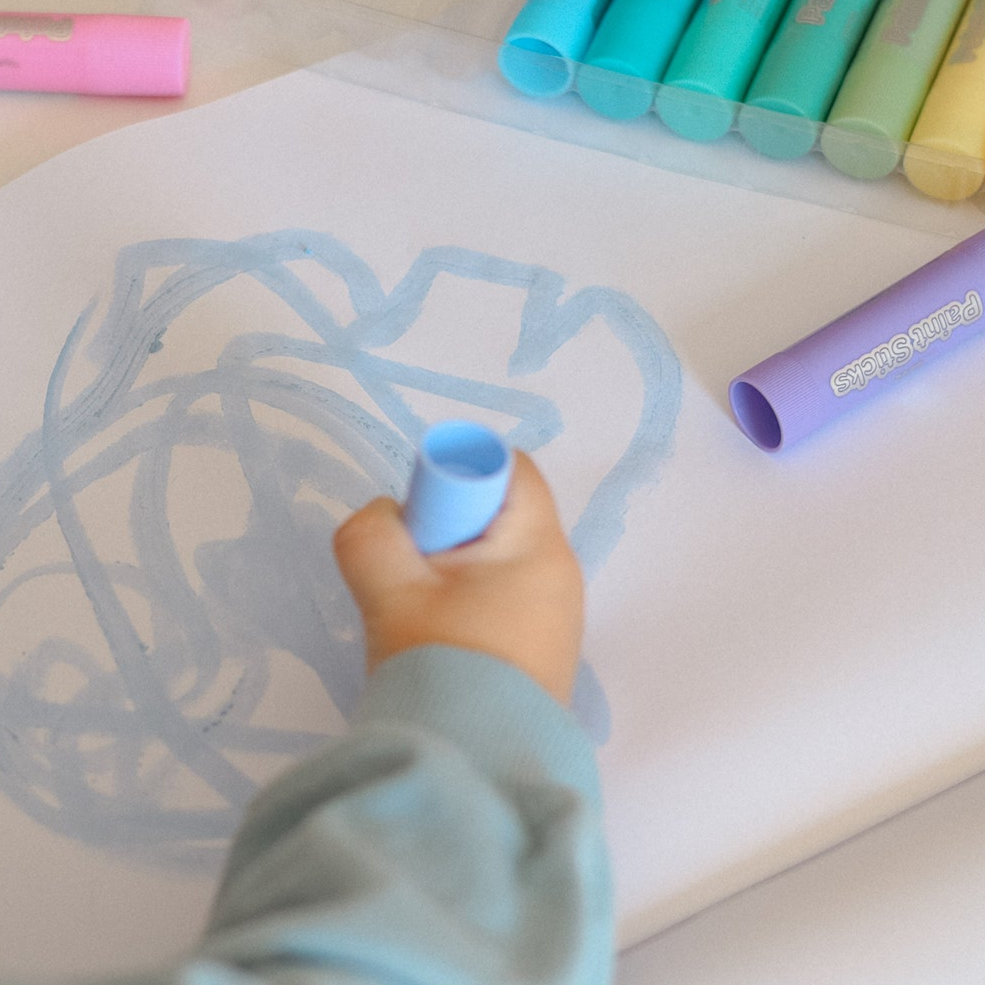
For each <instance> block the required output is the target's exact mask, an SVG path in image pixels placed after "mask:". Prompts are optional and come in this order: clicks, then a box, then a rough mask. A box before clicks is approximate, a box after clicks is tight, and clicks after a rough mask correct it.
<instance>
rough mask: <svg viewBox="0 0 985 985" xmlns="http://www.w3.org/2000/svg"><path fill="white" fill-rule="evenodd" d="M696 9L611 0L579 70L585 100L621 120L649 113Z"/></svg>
mask: <svg viewBox="0 0 985 985" xmlns="http://www.w3.org/2000/svg"><path fill="white" fill-rule="evenodd" d="M696 6H697V0H660V2H654V0H612V3H611V4H610V5H609V8H608V10H607V11H606V12H605V16H604V17H603V18H602V22H601V23H600V24H599V26H598V30H597V31H596V32H595V37H594V38H592V42H591V44H590V45H589V46H588V51H587V52H586V53H585V64H584V66H583V67H582V68H581V69H580V70H579V72H578V81H577V86H578V92H579V94H580V95H581V98H582V99H584V100H585V102H586V103H587V104H588V105H589V106H591V107H592V109H594V110H596V111H597V112H599V113H602V114H603V115H604V116H610V117H612V118H613V119H617V120H629V119H632V118H634V117H637V116H642V115H643V114H644V113H646V112H647V111H648V110H649V109H650V107H651V106H652V105H653V94H654V91H655V90H656V85H655V83H657V82H659V81H660V79H661V78H662V77H663V73H664V70H665V69H666V68H667V65H668V63H669V62H670V58H671V56H672V55H673V53H674V50H675V49H676V47H677V43H678V41H679V40H680V38H681V35H682V34H683V33H684V28H685V27H687V23H688V20H689V19H690V17H691V14H692V13H693V12H694V8H695V7H696Z"/></svg>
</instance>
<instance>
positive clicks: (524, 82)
mask: <svg viewBox="0 0 985 985" xmlns="http://www.w3.org/2000/svg"><path fill="white" fill-rule="evenodd" d="M608 2H609V0H528V2H527V3H526V4H525V5H524V6H523V8H522V9H521V10H520V13H519V14H517V16H516V20H514V21H513V24H512V26H511V27H510V29H509V30H508V31H507V32H506V37H505V38H504V40H503V46H502V47H501V48H500V50H499V70H500V72H502V74H503V77H504V78H505V79H506V81H507V82H509V83H510V84H511V85H512V86H513V87H514V88H516V89H519V90H520V92H522V93H524V94H525V95H527V96H560V95H563V94H564V93H565V92H567V91H568V90H569V89H570V88H571V86H572V85H573V83H574V80H575V73H576V72H577V68H578V63H579V62H581V60H582V59H583V58H584V56H585V52H586V51H587V50H588V46H589V44H590V43H591V40H592V37H593V36H594V34H595V29H596V28H597V27H598V24H599V21H600V20H601V19H602V15H603V14H604V13H605V9H606V7H607V6H608Z"/></svg>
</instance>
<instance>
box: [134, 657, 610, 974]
mask: <svg viewBox="0 0 985 985" xmlns="http://www.w3.org/2000/svg"><path fill="white" fill-rule="evenodd" d="M612 924H613V916H612V900H611V889H610V883H609V872H608V864H607V858H606V851H605V845H604V840H603V835H602V821H601V804H600V795H599V783H598V776H597V773H596V767H595V757H594V750H593V749H592V747H591V744H590V742H589V740H588V739H587V738H586V736H585V735H584V734H583V733H582V731H581V730H580V728H579V726H578V725H577V723H576V722H575V721H574V720H573V718H572V717H571V715H570V714H569V712H568V711H567V710H565V709H563V708H562V707H561V706H560V705H558V704H557V703H556V702H555V701H554V700H553V699H551V698H550V697H549V695H548V694H547V693H546V692H545V691H543V690H542V689H541V688H540V687H538V686H537V685H536V684H534V683H532V682H531V681H530V680H529V679H528V678H527V677H526V676H525V675H523V674H522V673H520V672H519V671H516V670H515V669H513V668H511V667H509V666H508V665H506V664H504V663H502V662H500V661H498V660H494V659H492V658H490V657H487V656H484V655H481V654H477V653H471V652H467V651H461V650H455V649H452V648H448V647H425V648H421V649H417V650H412V651H408V652H407V653H404V654H401V655H400V656H398V657H396V658H394V659H392V660H390V661H388V662H387V663H386V664H384V665H383V666H382V667H381V668H380V669H379V670H378V671H377V672H376V674H374V675H373V677H372V678H371V680H370V682H369V684H368V685H367V688H366V691H365V693H364V695H363V698H362V700H361V703H360V705H359V707H358V709H357V711H356V714H355V716H354V718H353V721H352V728H351V730H350V731H349V733H348V734H347V735H346V736H345V737H344V738H342V739H339V740H335V741H334V742H332V743H331V744H329V745H328V746H327V747H326V748H325V749H324V750H323V751H321V752H320V753H318V754H317V755H315V756H313V757H311V758H309V759H308V760H306V761H304V762H303V763H302V764H300V765H299V766H298V767H296V768H295V769H293V770H292V771H291V772H290V773H288V774H287V775H285V776H284V777H282V778H281V779H280V780H279V781H277V782H275V783H274V784H273V785H272V786H270V787H269V788H267V789H266V790H265V791H264V792H262V793H261V794H260V796H259V797H258V798H257V799H256V801H255V802H254V804H253V805H252V807H251V809H250V810H249V812H248V814H247V816H246V818H245V820H244V823H243V826H242V828H241V830H240V832H239V835H238V837H237V838H236V840H235V842H234V844H233V847H232V850H231V853H230V857H229V861H228V865H227V869H226V872H225V875H224V878H223V880H222V883H221V886H220V889H219V892H218V895H217V898H216V902H215V906H214V910H213V913H212V916H211V920H210V923H209V926H208V929H207V932H206V934H205V937H204V939H203V941H202V944H201V946H200V948H199V950H198V951H197V952H196V955H195V956H194V958H192V959H191V960H190V961H189V962H187V963H186V964H184V965H183V966H181V967H180V968H178V969H175V970H174V971H173V972H165V973H163V974H162V975H160V976H152V977H150V978H145V979H143V981H144V982H150V981H153V982H167V983H175V985H177V983H178V982H181V983H182V985H261V983H264V985H265V983H283V985H287V983H291V985H316V983H318V985H335V983H345V985H357V983H358V985H368V983H374V985H375V983H385V985H472V983H483V985H522V983H537V985H562V983H563V985H605V983H606V982H608V981H609V980H610V979H611V975H612V955H613V928H612Z"/></svg>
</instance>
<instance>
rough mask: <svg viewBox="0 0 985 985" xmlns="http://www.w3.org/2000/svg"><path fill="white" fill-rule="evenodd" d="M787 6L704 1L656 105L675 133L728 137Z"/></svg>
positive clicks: (765, 0)
mask: <svg viewBox="0 0 985 985" xmlns="http://www.w3.org/2000/svg"><path fill="white" fill-rule="evenodd" d="M787 2H788V0H760V2H757V3H753V4H751V3H748V2H747V0H701V5H700V6H699V7H698V9H697V10H696V11H695V13H694V16H693V17H692V18H691V21H690V23H689V24H688V26H687V30H686V31H685V32H684V35H683V37H682V38H681V42H680V44H679V45H678V46H677V50H676V51H675V52H674V57H673V58H672V59H671V60H670V64H669V65H668V66H667V70H666V72H664V77H663V85H662V87H661V88H660V89H659V91H658V92H657V95H656V98H655V100H654V104H655V106H656V108H657V113H658V114H659V115H660V118H661V119H662V120H663V121H664V123H665V124H666V125H667V126H668V127H669V128H670V129H671V130H673V131H674V132H675V133H677V134H678V135H680V136H682V137H686V138H688V139H689V140H699V141H711V140H717V139H719V138H720V137H724V136H725V134H726V133H728V132H729V130H730V129H731V128H732V124H733V122H734V120H735V113H736V108H737V103H738V102H740V101H741V100H742V99H743V97H744V96H745V94H746V90H747V89H748V87H749V83H750V82H751V81H752V78H753V76H754V75H755V73H756V68H757V66H758V65H759V60H760V58H761V57H762V55H763V52H764V51H765V50H766V46H767V45H768V44H769V41H770V38H771V37H772V36H773V32H774V31H775V30H776V26H777V24H778V23H779V20H780V17H781V15H782V14H783V11H784V10H785V8H786V6H787Z"/></svg>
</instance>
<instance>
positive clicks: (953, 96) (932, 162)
mask: <svg viewBox="0 0 985 985" xmlns="http://www.w3.org/2000/svg"><path fill="white" fill-rule="evenodd" d="M903 170H904V171H905V173H906V176H907V177H908V178H909V179H910V182H911V183H912V184H913V185H914V186H915V187H917V188H919V189H920V190H921V191H922V192H925V193H926V194H928V195H931V196H933V197H934V198H940V199H947V200H949V201H957V200H959V199H963V198H968V197H969V196H971V195H974V194H975V192H977V191H978V189H979V188H981V186H982V182H983V180H985V0H970V2H969V4H968V6H967V8H966V9H965V12H964V16H963V17H962V19H961V23H960V24H959V25H958V29H957V31H955V33H954V38H953V40H952V41H951V45H950V47H949V48H948V51H947V54H946V55H945V56H944V61H943V62H942V63H941V67H940V70H939V71H938V73H937V77H936V78H935V79H934V83H933V85H932V86H931V89H930V92H929V93H928V94H927V99H926V101H925V102H924V104H923V108H922V109H921V111H920V116H919V117H918V118H917V122H916V125H915V126H914V128H913V133H912V134H911V135H910V146H909V147H908V148H907V151H906V155H905V156H904V158H903Z"/></svg>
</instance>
